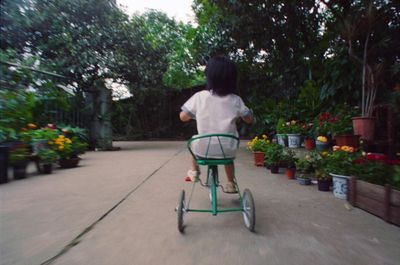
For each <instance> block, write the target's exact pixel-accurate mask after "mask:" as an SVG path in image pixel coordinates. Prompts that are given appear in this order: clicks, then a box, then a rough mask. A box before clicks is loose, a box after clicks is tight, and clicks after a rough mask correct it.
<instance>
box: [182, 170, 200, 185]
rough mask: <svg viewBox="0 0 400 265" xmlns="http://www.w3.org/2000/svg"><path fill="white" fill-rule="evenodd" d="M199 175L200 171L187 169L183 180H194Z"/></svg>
mask: <svg viewBox="0 0 400 265" xmlns="http://www.w3.org/2000/svg"><path fill="white" fill-rule="evenodd" d="M199 176H200V171H197V170H191V169H189V170H188V172H187V174H186V177H185V181H193V182H196V181H198V180H199Z"/></svg>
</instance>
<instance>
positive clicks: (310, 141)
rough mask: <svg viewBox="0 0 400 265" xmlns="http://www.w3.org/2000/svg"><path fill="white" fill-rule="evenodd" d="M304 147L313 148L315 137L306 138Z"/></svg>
mask: <svg viewBox="0 0 400 265" xmlns="http://www.w3.org/2000/svg"><path fill="white" fill-rule="evenodd" d="M304 148H305V149H306V150H313V149H314V148H315V142H314V140H313V139H305V140H304Z"/></svg>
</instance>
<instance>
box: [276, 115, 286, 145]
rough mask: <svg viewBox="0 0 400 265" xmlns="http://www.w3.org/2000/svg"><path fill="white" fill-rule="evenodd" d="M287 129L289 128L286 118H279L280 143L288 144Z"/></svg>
mask: <svg viewBox="0 0 400 265" xmlns="http://www.w3.org/2000/svg"><path fill="white" fill-rule="evenodd" d="M287 131H288V128H287V126H286V122H285V120H284V119H283V118H279V119H278V123H277V125H276V140H277V141H278V144H280V145H282V146H287V135H286V134H287Z"/></svg>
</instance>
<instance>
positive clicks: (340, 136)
mask: <svg viewBox="0 0 400 265" xmlns="http://www.w3.org/2000/svg"><path fill="white" fill-rule="evenodd" d="M340 109H341V111H340V112H339V113H338V114H337V115H336V117H335V119H334V122H332V124H331V132H332V136H333V138H334V140H335V142H336V145H338V146H344V145H347V146H352V147H358V146H359V141H360V135H354V134H353V124H352V117H353V116H354V111H352V110H351V109H350V107H348V106H347V105H344V106H343V107H341V108H340Z"/></svg>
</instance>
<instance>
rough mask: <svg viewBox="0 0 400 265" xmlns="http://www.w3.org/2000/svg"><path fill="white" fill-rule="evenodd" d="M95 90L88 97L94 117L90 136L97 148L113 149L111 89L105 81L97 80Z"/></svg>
mask: <svg viewBox="0 0 400 265" xmlns="http://www.w3.org/2000/svg"><path fill="white" fill-rule="evenodd" d="M94 85H95V86H96V88H95V89H94V92H92V93H90V94H89V95H88V97H87V100H88V102H90V106H91V112H92V118H91V122H90V138H91V141H92V144H93V145H94V147H95V148H98V149H101V150H111V149H112V124H111V100H112V97H111V90H109V89H107V88H106V86H105V84H104V83H103V82H100V81H99V82H95V84H94Z"/></svg>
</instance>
